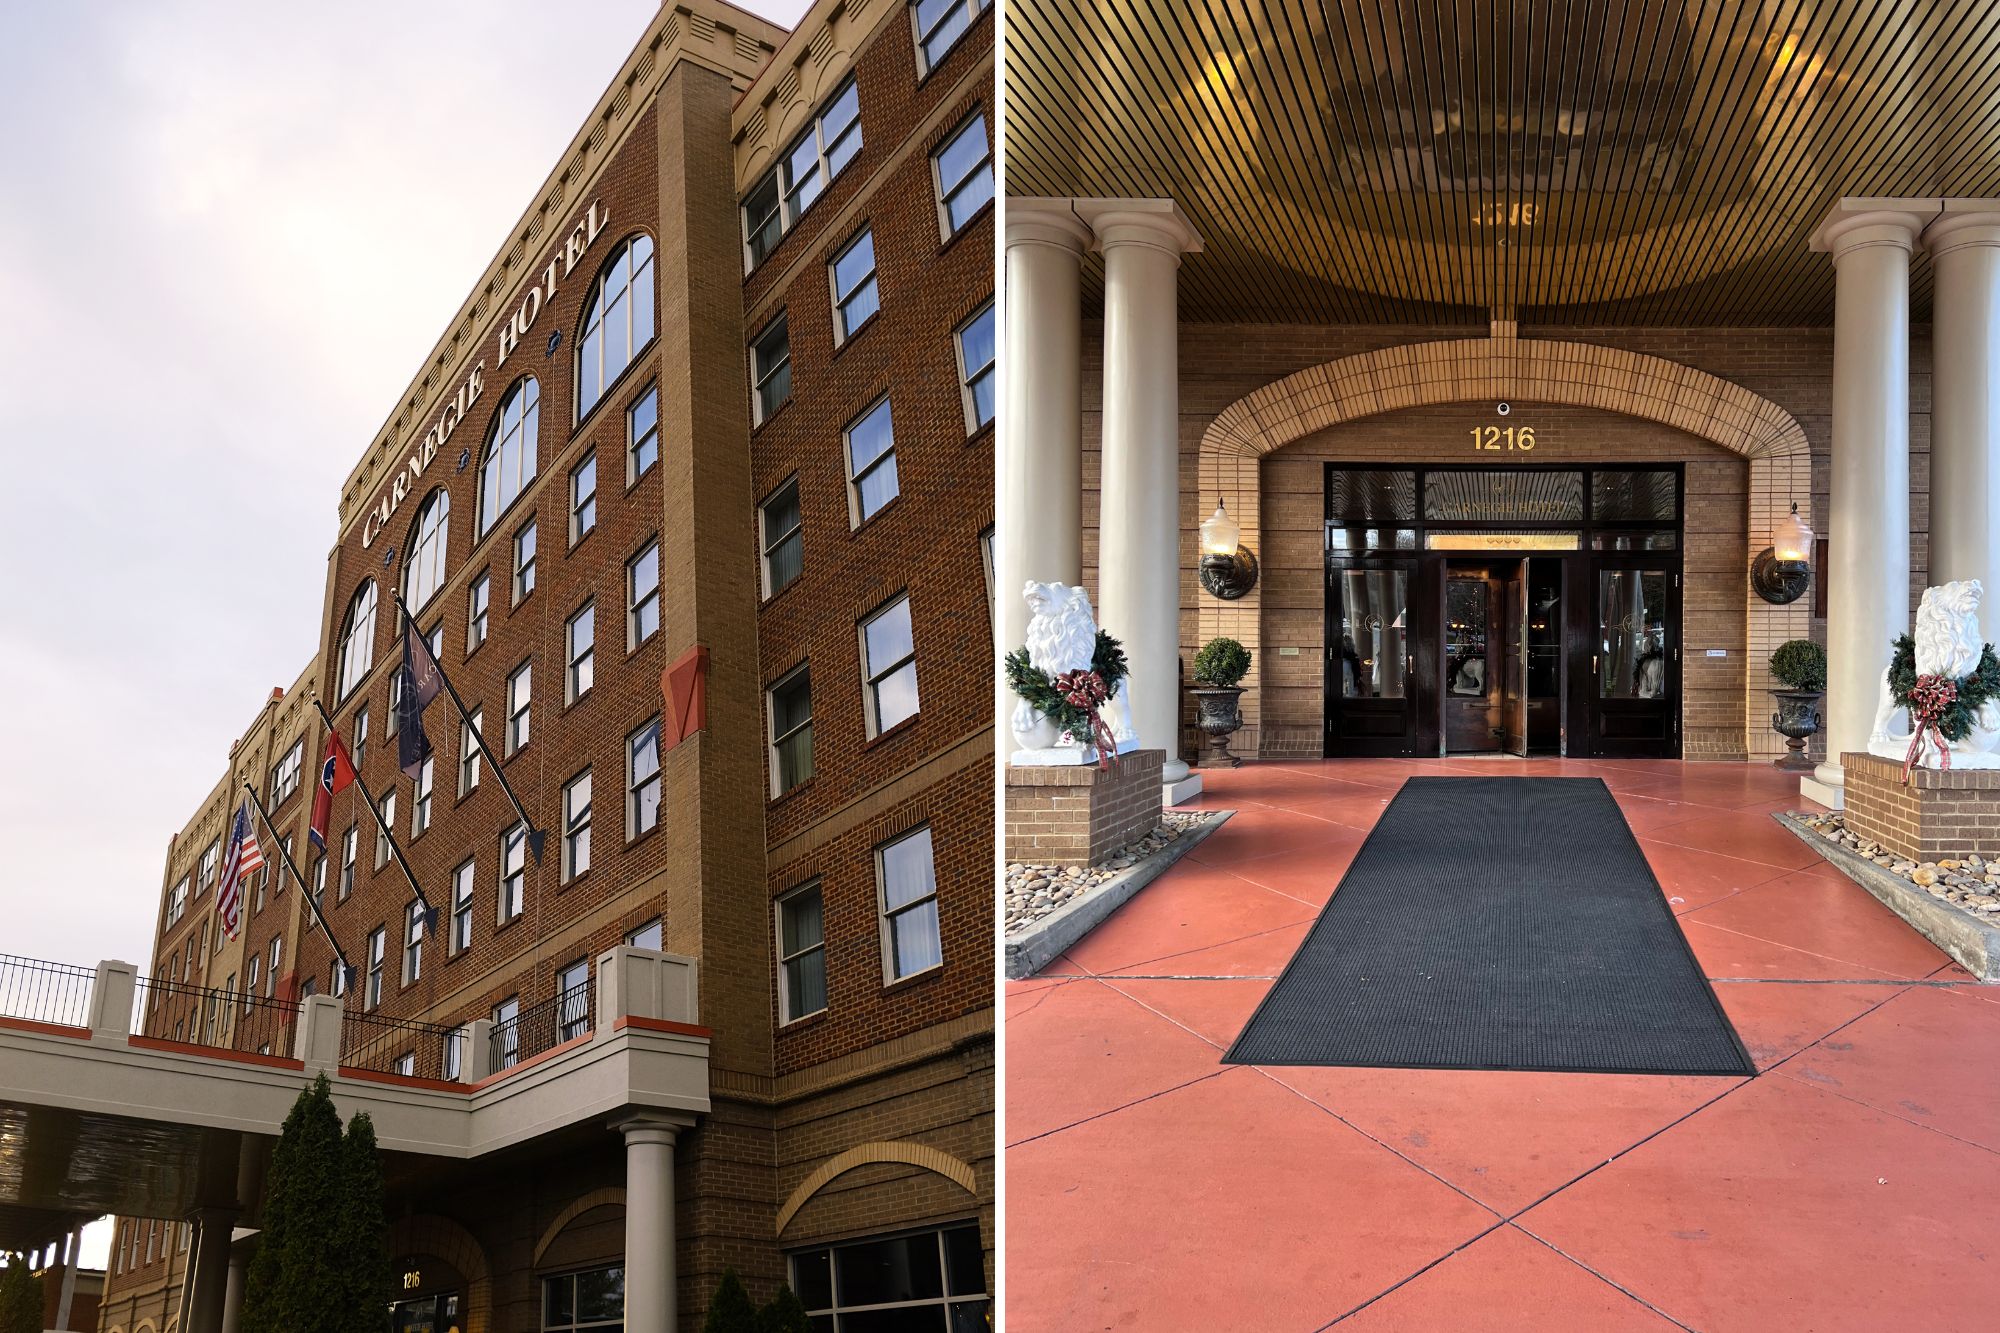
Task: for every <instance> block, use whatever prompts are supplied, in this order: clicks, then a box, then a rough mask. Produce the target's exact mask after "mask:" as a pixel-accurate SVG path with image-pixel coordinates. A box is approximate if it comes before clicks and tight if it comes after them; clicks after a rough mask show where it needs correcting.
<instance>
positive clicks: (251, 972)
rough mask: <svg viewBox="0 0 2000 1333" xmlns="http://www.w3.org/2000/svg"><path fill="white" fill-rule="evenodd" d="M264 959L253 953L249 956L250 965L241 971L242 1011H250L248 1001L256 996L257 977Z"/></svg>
mask: <svg viewBox="0 0 2000 1333" xmlns="http://www.w3.org/2000/svg"><path fill="white" fill-rule="evenodd" d="M263 965H264V960H263V959H262V958H259V957H257V956H256V955H255V954H252V955H251V956H250V966H249V968H248V969H246V970H245V971H244V973H243V1012H244V1013H246V1014H247V1013H249V1012H250V1002H251V1001H252V1000H254V999H255V998H256V997H257V977H258V975H259V969H261V968H262V967H263Z"/></svg>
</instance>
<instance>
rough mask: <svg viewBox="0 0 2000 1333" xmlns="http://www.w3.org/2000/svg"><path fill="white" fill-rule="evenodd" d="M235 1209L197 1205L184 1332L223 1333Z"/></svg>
mask: <svg viewBox="0 0 2000 1333" xmlns="http://www.w3.org/2000/svg"><path fill="white" fill-rule="evenodd" d="M236 1213H237V1210H236V1209H234V1208H197V1209H195V1210H194V1212H192V1213H190V1214H189V1219H190V1220H191V1221H192V1222H193V1223H194V1241H193V1244H192V1247H191V1248H192V1251H193V1252H192V1253H191V1254H189V1255H188V1273H187V1287H186V1291H187V1310H186V1312H185V1313H184V1315H183V1317H182V1319H181V1328H182V1330H183V1333H222V1328H223V1317H224V1316H223V1312H224V1310H225V1309H226V1308H227V1304H228V1302H227V1299H226V1297H227V1294H228V1286H229V1242H230V1238H231V1237H232V1236H233V1235H234V1234H235V1231H236Z"/></svg>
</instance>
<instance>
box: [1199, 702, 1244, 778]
mask: <svg viewBox="0 0 2000 1333" xmlns="http://www.w3.org/2000/svg"><path fill="white" fill-rule="evenodd" d="M1188 693H1190V694H1192V695H1194V724H1195V726H1196V727H1197V728H1198V729H1199V730H1200V731H1201V733H1202V734H1203V735H1205V736H1207V737H1208V749H1209V753H1208V760H1207V762H1209V763H1211V764H1215V765H1218V766H1220V767H1224V768H1236V767H1238V766H1239V765H1241V764H1242V762H1243V761H1242V760H1241V759H1238V758H1237V757H1236V756H1235V755H1233V754H1231V753H1229V738H1230V737H1231V736H1233V735H1235V734H1236V731H1237V729H1238V728H1239V727H1241V726H1242V725H1243V710H1242V709H1241V708H1240V707H1239V706H1238V704H1237V700H1239V699H1241V698H1242V697H1243V690H1242V688H1241V687H1240V686H1231V687H1230V688H1228V689H1194V690H1190V691H1188Z"/></svg>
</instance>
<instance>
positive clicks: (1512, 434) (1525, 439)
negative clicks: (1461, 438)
mask: <svg viewBox="0 0 2000 1333" xmlns="http://www.w3.org/2000/svg"><path fill="white" fill-rule="evenodd" d="M1472 447H1473V449H1475V450H1476V451H1478V452H1480V453H1495V454H1498V453H1514V452H1517V451H1518V452H1526V451H1527V450H1529V449H1533V448H1534V447H1535V428H1534V427H1533V426H1507V427H1505V428H1502V427H1500V426H1474V427H1472Z"/></svg>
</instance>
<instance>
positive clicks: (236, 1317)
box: [222, 1251, 250, 1333]
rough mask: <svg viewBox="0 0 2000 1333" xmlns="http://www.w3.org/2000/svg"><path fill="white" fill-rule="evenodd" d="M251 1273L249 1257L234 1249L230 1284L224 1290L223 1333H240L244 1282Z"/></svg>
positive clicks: (231, 1258) (230, 1263)
mask: <svg viewBox="0 0 2000 1333" xmlns="http://www.w3.org/2000/svg"><path fill="white" fill-rule="evenodd" d="M249 1275H250V1260H249V1258H248V1257H247V1256H244V1255H239V1254H236V1253H235V1252H233V1251H232V1252H231V1253H230V1256H229V1285H228V1286H227V1287H225V1288H224V1289H223V1292H222V1333H240V1331H241V1329H242V1327H243V1284H244V1282H245V1281H246V1280H247V1279H248V1278H249Z"/></svg>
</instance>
